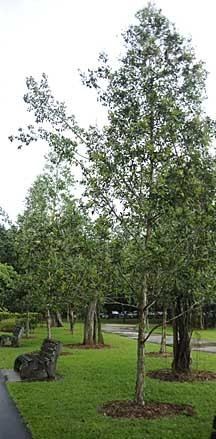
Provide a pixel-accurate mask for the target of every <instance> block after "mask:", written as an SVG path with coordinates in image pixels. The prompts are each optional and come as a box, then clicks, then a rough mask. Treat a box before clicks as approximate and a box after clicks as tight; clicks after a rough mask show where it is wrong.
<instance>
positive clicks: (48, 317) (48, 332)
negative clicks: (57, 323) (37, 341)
mask: <svg viewBox="0 0 216 439" xmlns="http://www.w3.org/2000/svg"><path fill="white" fill-rule="evenodd" d="M51 326H52V318H51V315H50V310H49V309H48V310H47V338H48V340H51V338H52V334H51Z"/></svg>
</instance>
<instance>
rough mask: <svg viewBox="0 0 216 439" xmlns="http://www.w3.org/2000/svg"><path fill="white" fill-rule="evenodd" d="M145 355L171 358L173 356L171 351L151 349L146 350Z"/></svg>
mask: <svg viewBox="0 0 216 439" xmlns="http://www.w3.org/2000/svg"><path fill="white" fill-rule="evenodd" d="M145 355H146V356H147V357H158V358H171V357H173V354H172V352H163V353H161V352H154V351H151V352H146V353H145Z"/></svg>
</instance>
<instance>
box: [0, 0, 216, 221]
mask: <svg viewBox="0 0 216 439" xmlns="http://www.w3.org/2000/svg"><path fill="white" fill-rule="evenodd" d="M155 3H156V5H158V6H160V7H161V8H162V10H163V12H164V13H165V15H166V16H167V17H168V18H170V19H171V21H173V22H175V23H176V26H177V28H178V30H179V31H180V32H181V33H183V34H184V35H191V36H192V40H193V45H194V47H195V49H196V52H197V55H198V56H199V57H200V58H201V59H203V60H204V61H205V62H206V65H207V70H208V71H209V78H208V84H207V86H208V87H207V92H208V101H207V111H208V113H209V114H210V115H211V116H213V117H216V105H215V102H216V61H215V42H216V26H215V16H216V2H214V0H205V2H204V1H203V0H181V1H180V0H156V1H155ZM146 4H147V1H145V0H0V45H1V47H0V49H1V50H0V56H1V69H0V120H1V130H0V148H1V156H0V158H1V159H0V206H1V207H3V208H4V209H5V210H6V211H7V212H8V213H9V215H10V216H11V218H12V219H15V217H16V215H17V214H18V212H20V211H21V210H22V209H23V201H24V198H25V195H26V191H27V189H28V188H29V187H30V185H31V184H32V182H33V181H34V179H35V177H36V175H37V174H38V173H40V172H41V170H42V168H43V164H44V160H43V155H44V152H45V146H44V145H39V144H34V145H32V146H30V147H28V148H27V147H26V148H25V149H23V150H22V151H17V150H16V146H15V144H11V143H10V142H9V141H8V136H9V135H10V134H15V133H16V131H17V128H18V127H19V126H23V125H25V123H26V122H27V121H28V117H29V115H28V114H27V113H26V111H25V106H24V103H23V100H22V96H23V94H24V92H25V78H26V76H28V75H32V76H34V77H36V78H39V77H40V74H41V73H42V72H45V73H47V74H48V77H49V82H50V85H51V87H52V89H53V91H54V94H55V95H56V96H57V97H58V98H59V99H62V100H66V101H67V103H68V104H69V105H70V108H71V109H72V112H73V113H74V114H75V115H76V116H77V119H78V120H79V122H80V123H81V124H83V125H88V123H95V122H97V121H99V120H100V112H99V110H98V107H97V105H96V104H95V101H94V97H93V95H92V94H91V92H89V91H87V90H85V89H83V87H82V86H81V84H80V80H79V76H78V73H77V70H78V68H81V69H82V70H85V69H86V68H87V67H89V66H94V65H95V63H96V60H97V56H98V53H99V52H100V51H101V50H105V51H106V52H108V53H109V54H111V56H112V57H115V56H117V54H118V52H119V48H120V45H121V38H120V34H121V31H122V30H124V29H125V28H127V26H128V25H129V24H131V23H132V22H133V20H134V14H135V13H136V11H137V10H139V9H141V8H142V7H144V6H146Z"/></svg>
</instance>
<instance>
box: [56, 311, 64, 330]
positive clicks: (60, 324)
mask: <svg viewBox="0 0 216 439" xmlns="http://www.w3.org/2000/svg"><path fill="white" fill-rule="evenodd" d="M55 318H56V326H57V327H58V328H63V326H64V324H63V321H62V316H61V313H60V312H59V311H56V313H55Z"/></svg>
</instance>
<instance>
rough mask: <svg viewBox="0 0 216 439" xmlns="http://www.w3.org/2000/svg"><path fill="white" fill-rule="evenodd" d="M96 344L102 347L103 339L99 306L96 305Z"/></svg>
mask: <svg viewBox="0 0 216 439" xmlns="http://www.w3.org/2000/svg"><path fill="white" fill-rule="evenodd" d="M97 324H98V328H97V329H98V343H99V344H102V345H104V338H103V333H102V329H101V318H100V306H99V304H98V305H97Z"/></svg>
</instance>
